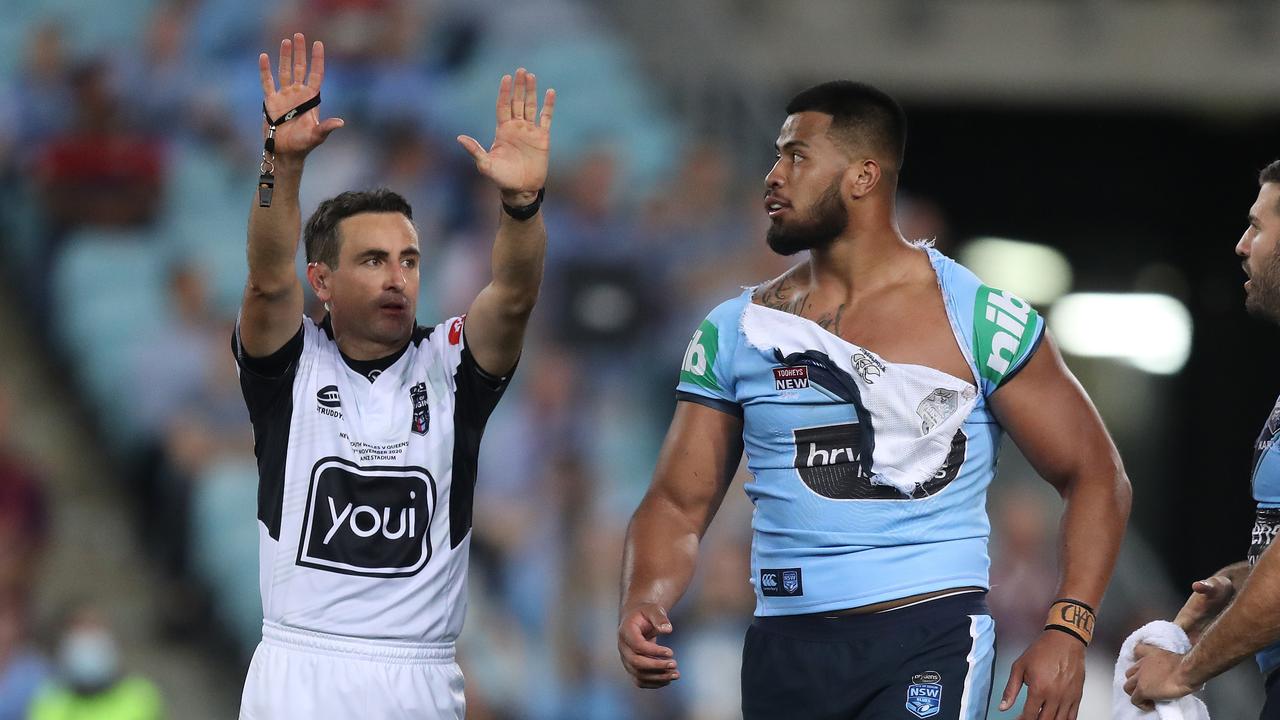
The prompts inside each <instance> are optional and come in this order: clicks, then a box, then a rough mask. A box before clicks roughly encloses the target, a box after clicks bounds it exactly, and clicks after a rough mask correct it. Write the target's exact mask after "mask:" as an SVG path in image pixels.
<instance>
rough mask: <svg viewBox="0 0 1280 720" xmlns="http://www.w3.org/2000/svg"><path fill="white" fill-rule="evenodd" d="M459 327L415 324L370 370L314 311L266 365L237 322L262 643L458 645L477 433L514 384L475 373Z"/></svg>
mask: <svg viewBox="0 0 1280 720" xmlns="http://www.w3.org/2000/svg"><path fill="white" fill-rule="evenodd" d="M463 323H464V318H462V317H457V318H452V319H450V320H449V321H447V322H445V323H441V324H440V325H436V326H435V327H433V328H428V327H421V326H419V327H416V328H415V330H414V332H413V335H412V338H411V340H410V342H409V344H408V346H407V347H406V348H405V349H404V350H403V351H402V353H401V354H399V356H398V357H395V358H394V359H393V360H391V361H390V362H389V364H388V365H386V367H379V368H372V369H371V368H370V367H365V366H367V365H369V364H368V363H360V362H357V361H352V360H350V359H347V358H345V357H344V356H343V355H342V353H341V352H340V351H339V350H338V346H337V343H335V342H334V338H333V331H332V327H331V326H330V324H329V321H328V319H327V318H326V320H325V321H324V322H322V323H321V324H319V325H317V324H315V323H314V322H312V321H311V320H310V319H309V318H303V319H302V327H301V329H300V330H299V332H298V334H297V335H295V337H294V338H293V339H292V340H291V341H290V342H289V343H288V344H287V345H286V346H285V347H284V348H282V349H281V350H280V351H278V352H277V353H275V354H274V355H272V356H270V357H267V358H250V357H247V356H246V355H245V354H244V352H243V350H242V349H241V347H240V343H239V332H238V329H237V332H236V334H235V336H234V338H233V346H234V350H235V354H236V359H237V364H238V366H239V369H240V385H241V389H242V390H243V392H244V397H245V402H246V404H247V405H248V408H249V417H250V420H251V421H252V423H253V434H254V451H255V454H256V455H257V459H258V473H259V485H258V519H259V521H260V523H259V535H260V542H259V560H260V578H259V580H260V587H261V592H262V609H263V616H264V628H265V629H264V635H265V636H266V640H265V641H264V644H266V643H267V642H268V641H270V639H271V638H272V636H273V635H279V634H280V633H281V632H283V633H284V634H285V635H290V634H291V633H292V635H291V637H294V638H295V639H297V638H299V637H301V638H320V640H321V642H320V643H319V644H318V645H317V647H320V648H321V649H325V650H332V649H333V648H332V647H329V645H332V644H333V643H332V642H328V641H329V640H332V641H335V642H336V641H342V640H352V639H358V640H362V641H366V642H365V645H363V646H364V647H384V648H385V647H391V648H395V647H417V646H422V647H434V648H445V647H447V648H449V652H448V654H449V657H448V660H449V661H450V662H451V661H452V643H453V641H454V640H455V638H457V636H458V633H459V632H460V631H461V629H462V623H463V617H464V614H465V612H466V578H467V556H468V548H469V543H470V529H471V510H472V498H473V495H474V487H475V480H476V458H477V453H478V450H479V446H480V436H481V433H482V432H483V430H484V425H485V422H486V420H487V419H488V417H489V414H490V413H491V412H492V410H493V408H494V406H495V405H496V404H497V402H498V399H499V398H500V397H501V396H502V393H503V391H504V390H505V389H506V386H507V380H508V379H507V378H496V377H492V376H490V375H488V374H487V373H485V372H484V371H483V370H481V369H480V368H479V366H478V365H477V364H476V362H475V359H474V358H473V357H472V355H471V353H470V351H469V350H468V349H467V347H466V342H465V334H464V332H463ZM370 378H373V379H372V381H371V380H370ZM295 631H296V632H295ZM328 636H334V637H332V638H330V637H328ZM304 645H305V643H304ZM375 654H377V653H375ZM394 654H395V653H394V652H393V653H392V655H394ZM256 662H257V660H256V659H255V663H256ZM250 675H251V677H250V683H252V682H253V680H254V678H253V671H251V673H250ZM247 700H248V686H247V687H246V701H247Z"/></svg>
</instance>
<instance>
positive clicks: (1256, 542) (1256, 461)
mask: <svg viewBox="0 0 1280 720" xmlns="http://www.w3.org/2000/svg"><path fill="white" fill-rule="evenodd" d="M1277 436H1280V398H1277V399H1276V405H1275V407H1274V408H1273V409H1272V410H1271V416H1270V417H1268V418H1267V423H1266V424H1265V425H1263V426H1262V433H1261V434H1259V435H1258V442H1257V443H1256V444H1255V445H1254V450H1253V500H1254V502H1256V503H1257V504H1258V515H1257V519H1256V520H1255V521H1254V523H1253V537H1252V538H1251V541H1250V543H1249V565H1250V566H1253V565H1256V564H1257V563H1258V558H1260V557H1262V552H1263V551H1264V550H1266V549H1267V547H1268V546H1270V545H1271V541H1272V540H1274V539H1275V537H1276V531H1277V530H1278V529H1280V450H1277V448H1276V440H1277ZM1257 660H1258V667H1259V668H1261V669H1262V673H1263V675H1266V674H1268V673H1270V672H1271V671H1272V670H1275V669H1276V668H1280V643H1276V644H1274V645H1271V646H1269V647H1267V648H1265V649H1264V650H1262V652H1259V653H1258V655H1257Z"/></svg>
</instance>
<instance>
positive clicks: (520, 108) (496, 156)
mask: <svg viewBox="0 0 1280 720" xmlns="http://www.w3.org/2000/svg"><path fill="white" fill-rule="evenodd" d="M555 107H556V91H555V90H547V94H546V97H545V98H544V100H543V102H542V113H541V115H539V114H538V80H537V78H535V77H534V75H533V73H531V72H528V71H526V70H525V69H524V68H520V69H519V70H516V75H515V78H514V79H513V78H512V77H511V76H510V75H503V76H502V82H501V83H500V84H499V85H498V103H497V116H498V118H497V119H498V126H497V129H496V130H495V131H494V136H493V145H492V146H491V147H490V148H489V149H488V151H486V150H485V149H484V147H483V146H482V145H481V144H480V143H479V142H478V141H476V139H475V138H473V137H471V136H470V135H459V136H458V142H459V143H461V144H462V147H464V148H466V149H467V152H469V153H471V157H472V158H474V159H475V161H476V169H478V170H479V171H480V172H481V173H483V174H484V176H485V177H487V178H489V179H490V180H492V181H493V183H494V184H495V185H497V186H498V189H499V190H501V191H503V192H508V193H535V192H537V191H539V190H541V189H542V186H543V185H544V184H546V181H547V156H548V154H549V152H550V150H551V115H552V113H553V112H555Z"/></svg>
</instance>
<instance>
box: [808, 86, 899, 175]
mask: <svg viewBox="0 0 1280 720" xmlns="http://www.w3.org/2000/svg"><path fill="white" fill-rule="evenodd" d="M799 112H820V113H825V114H827V115H830V116H831V117H832V120H831V129H830V130H829V131H828V133H829V134H830V135H832V136H833V139H834V140H835V141H836V142H837V143H838V144H840V145H841V146H843V147H845V148H852V147H854V146H861V147H867V148H870V149H872V150H875V151H877V152H879V153H881V154H882V156H883V157H884V158H887V159H888V160H890V161H891V162H893V164H894V169H898V168H901V167H902V158H903V155H904V154H905V153H906V149H907V114H906V113H905V112H903V110H902V106H901V105H899V104H898V101H897V100H894V99H893V98H892V97H890V96H889V94H888V93H886V92H884V91H883V90H880V89H879V88H875V87H872V86H870V85H868V84H866V83H860V82H854V81H852V80H832V81H831V82H824V83H822V84H821V85H815V86H813V87H811V88H809V89H808V90H805V91H803V92H801V93H800V94H799V95H796V96H795V97H793V98H791V102H789V103H787V114H788V115H793V114H795V113H799Z"/></svg>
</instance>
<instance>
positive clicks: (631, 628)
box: [618, 603, 680, 688]
mask: <svg viewBox="0 0 1280 720" xmlns="http://www.w3.org/2000/svg"><path fill="white" fill-rule="evenodd" d="M670 632H671V620H670V618H668V617H667V611H666V610H664V609H662V606H660V605H658V604H656V603H643V604H640V605H637V606H635V607H633V608H630V609H628V610H626V611H624V612H623V613H622V620H621V621H620V622H619V623H618V654H619V655H621V656H622V664H623V666H624V667H626V669H627V672H629V673H631V679H632V681H633V682H635V684H636V686H637V687H642V688H660V687H663V686H665V685H668V684H669V683H670V682H671V681H672V680H676V679H678V678H679V677H680V671H679V669H677V668H676V660H675V653H673V652H672V651H671V648H669V647H666V646H664V645H659V644H658V643H657V642H656V639H657V637H658V636H659V635H667V634H669V633H670Z"/></svg>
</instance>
